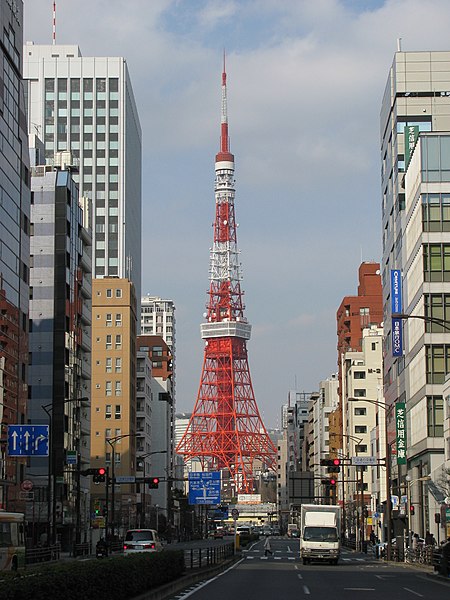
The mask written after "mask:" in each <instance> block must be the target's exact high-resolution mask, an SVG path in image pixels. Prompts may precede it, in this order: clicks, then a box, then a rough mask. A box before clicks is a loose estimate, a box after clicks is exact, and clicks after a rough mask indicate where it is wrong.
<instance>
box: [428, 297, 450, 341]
mask: <svg viewBox="0 0 450 600" xmlns="http://www.w3.org/2000/svg"><path fill="white" fill-rule="evenodd" d="M424 304H425V317H431V318H433V319H442V320H444V321H450V295H449V294H425V295H424ZM424 326H425V331H426V332H427V333H445V332H446V331H447V330H446V329H445V328H444V327H443V326H442V325H439V324H438V323H430V322H425V324H424Z"/></svg>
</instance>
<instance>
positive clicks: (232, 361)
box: [177, 59, 276, 494]
mask: <svg viewBox="0 0 450 600" xmlns="http://www.w3.org/2000/svg"><path fill="white" fill-rule="evenodd" d="M215 170H216V178H215V199H216V216H215V222H214V244H213V247H212V248H211V252H210V287H209V301H208V304H207V312H206V313H205V317H206V322H205V323H202V325H201V335H202V338H203V339H204V340H205V353H204V360H203V369H202V376H201V381H200V387H199V392H198V396H197V401H196V403H195V407H194V411H193V413H192V416H191V418H190V421H189V424H188V426H187V429H186V432H185V434H184V436H183V437H182V439H181V441H180V443H179V444H178V447H177V452H178V453H179V454H183V455H184V458H185V460H186V461H187V460H189V459H197V460H200V462H201V464H202V468H203V470H204V471H217V470H221V471H222V472H223V476H224V478H228V477H229V478H230V483H231V486H232V488H233V489H232V491H233V492H234V493H246V494H251V493H254V492H255V491H256V490H255V485H254V484H255V471H256V470H258V471H259V470H260V469H270V470H275V457H276V449H275V446H274V445H273V443H272V441H271V439H270V437H269V435H268V434H267V431H266V429H265V427H264V424H263V422H262V419H261V417H260V414H259V412H258V406H257V404H256V401H255V395H254V392H253V386H252V381H251V377H250V370H249V366H248V358H247V340H249V339H250V333H251V325H250V324H249V323H248V321H247V319H246V318H245V316H244V308H245V307H244V304H243V301H242V295H243V292H242V291H241V283H240V282H241V279H242V275H241V264H240V262H239V249H238V245H237V236H236V220H235V211H234V196H235V190H234V156H233V155H232V154H231V152H230V147H229V137H228V118H227V76H226V71H225V59H224V67H223V73H222V118H221V137H220V151H219V153H218V154H217V155H216V163H215Z"/></svg>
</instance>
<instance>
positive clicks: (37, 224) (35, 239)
mask: <svg viewBox="0 0 450 600" xmlns="http://www.w3.org/2000/svg"><path fill="white" fill-rule="evenodd" d="M31 190H32V204H31V216H30V221H31V225H30V230H31V243H30V291H29V295H30V314H29V316H30V333H29V363H30V364H29V389H28V395H29V404H28V418H29V421H30V423H34V424H36V423H48V424H49V429H50V442H49V451H50V458H49V457H48V456H45V457H37V456H35V457H31V458H30V459H29V460H30V462H29V467H30V468H29V473H28V478H29V479H30V480H31V481H32V482H33V484H34V485H33V492H34V496H33V497H34V503H33V505H31V504H29V506H28V513H29V514H28V517H29V518H30V519H32V520H33V521H34V524H35V526H34V533H35V534H36V535H37V534H38V533H39V534H42V533H45V530H47V528H48V526H49V529H48V531H47V533H48V535H49V536H50V539H51V541H54V540H56V539H59V540H60V541H61V543H62V546H63V547H64V548H69V547H70V545H71V544H72V543H73V542H74V541H75V540H76V541H78V542H80V540H81V531H87V528H88V526H89V480H87V478H85V477H78V475H77V473H79V472H80V471H82V470H83V469H84V468H86V467H87V466H88V465H89V462H90V429H89V423H90V383H91V382H90V378H91V356H90V355H91V230H90V226H89V220H90V203H89V200H87V199H80V198H79V196H78V188H77V185H76V184H75V182H74V180H73V178H72V174H71V171H70V169H69V168H64V169H55V168H54V167H53V166H33V167H32V169H31ZM49 461H50V462H49ZM31 511H33V514H32V515H31ZM37 540H39V538H37V539H35V540H34V541H35V542H36V541H37Z"/></svg>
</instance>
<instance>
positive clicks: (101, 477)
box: [92, 467, 106, 483]
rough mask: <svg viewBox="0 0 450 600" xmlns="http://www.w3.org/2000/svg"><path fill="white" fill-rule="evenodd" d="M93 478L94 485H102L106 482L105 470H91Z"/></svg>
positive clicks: (102, 468) (103, 468)
mask: <svg viewBox="0 0 450 600" xmlns="http://www.w3.org/2000/svg"><path fill="white" fill-rule="evenodd" d="M93 471H94V472H93V477H92V481H93V482H94V483H104V482H105V481H106V469H105V467H100V468H99V469H93Z"/></svg>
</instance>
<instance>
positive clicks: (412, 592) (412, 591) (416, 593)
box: [403, 587, 423, 598]
mask: <svg viewBox="0 0 450 600" xmlns="http://www.w3.org/2000/svg"><path fill="white" fill-rule="evenodd" d="M403 589H404V590H406V591H407V592H411V594H415V595H416V596H420V597H421V598H423V595H422V594H419V592H415V591H414V590H410V589H409V588H405V587H404V588H403Z"/></svg>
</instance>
